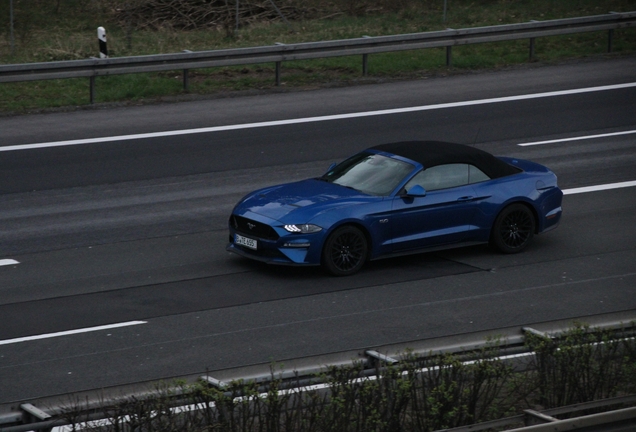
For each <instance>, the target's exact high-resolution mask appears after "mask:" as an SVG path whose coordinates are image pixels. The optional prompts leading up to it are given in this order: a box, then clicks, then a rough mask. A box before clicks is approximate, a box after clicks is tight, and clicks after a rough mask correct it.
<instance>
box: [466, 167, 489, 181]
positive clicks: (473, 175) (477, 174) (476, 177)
mask: <svg viewBox="0 0 636 432" xmlns="http://www.w3.org/2000/svg"><path fill="white" fill-rule="evenodd" d="M486 180H490V177H488V176H487V175H486V174H485V173H484V172H483V171H482V170H480V169H479V168H477V167H476V166H474V165H468V183H470V184H473V183H480V182H483V181H486Z"/></svg>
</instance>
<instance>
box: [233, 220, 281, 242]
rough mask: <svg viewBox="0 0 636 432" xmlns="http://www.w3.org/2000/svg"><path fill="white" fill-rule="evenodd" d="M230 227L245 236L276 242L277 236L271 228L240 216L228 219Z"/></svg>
mask: <svg viewBox="0 0 636 432" xmlns="http://www.w3.org/2000/svg"><path fill="white" fill-rule="evenodd" d="M230 225H232V227H233V228H234V229H235V230H236V231H238V232H239V233H241V234H245V235H246V236H248V237H249V236H251V237H258V238H262V239H266V240H278V234H277V233H276V231H275V230H274V228H272V227H271V226H269V225H267V224H264V223H261V222H257V221H255V220H252V219H247V218H244V217H242V216H236V215H232V216H231V217H230Z"/></svg>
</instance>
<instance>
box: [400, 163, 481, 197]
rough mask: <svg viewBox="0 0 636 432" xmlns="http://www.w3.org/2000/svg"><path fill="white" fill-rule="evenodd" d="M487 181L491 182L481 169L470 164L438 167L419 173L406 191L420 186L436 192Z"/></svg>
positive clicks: (407, 185)
mask: <svg viewBox="0 0 636 432" xmlns="http://www.w3.org/2000/svg"><path fill="white" fill-rule="evenodd" d="M485 180H489V177H488V176H487V175H486V174H484V172H483V171H481V170H480V169H479V168H477V167H476V166H473V165H470V164H446V165H437V166H434V167H430V168H427V169H425V170H424V171H420V172H419V173H417V174H416V175H415V177H413V178H412V179H411V180H410V181H409V182H408V183H407V184H406V186H405V189H406V190H409V189H410V188H411V187H413V186H415V185H420V186H422V187H423V188H424V189H425V190H427V191H434V190H438V189H447V188H452V187H457V186H464V185H467V184H473V183H479V182H482V181H485Z"/></svg>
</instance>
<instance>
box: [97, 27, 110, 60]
mask: <svg viewBox="0 0 636 432" xmlns="http://www.w3.org/2000/svg"><path fill="white" fill-rule="evenodd" d="M97 39H98V40H99V58H108V48H107V47H106V29H104V27H97Z"/></svg>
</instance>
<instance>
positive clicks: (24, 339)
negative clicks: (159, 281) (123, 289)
mask: <svg viewBox="0 0 636 432" xmlns="http://www.w3.org/2000/svg"><path fill="white" fill-rule="evenodd" d="M146 323H147V321H128V322H124V323H118V324H108V325H103V326H97V327H87V328H83V329H76V330H68V331H63V332H57V333H47V334H41V335H36V336H27V337H22V338H15V339H6V340H2V341H0V345H9V344H14V343H20V342H27V341H32V340H38V339H49V338H54V337H60V336H68V335H74V334H78V333H88V332H94V331H100V330H109V329H114V328H119V327H128V326H134V325H139V324H146Z"/></svg>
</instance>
